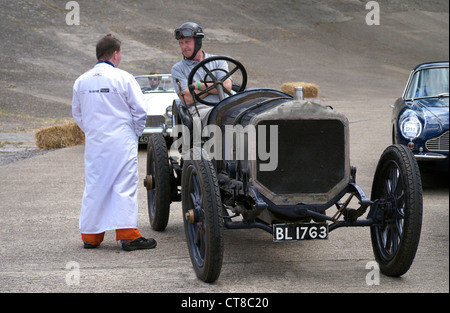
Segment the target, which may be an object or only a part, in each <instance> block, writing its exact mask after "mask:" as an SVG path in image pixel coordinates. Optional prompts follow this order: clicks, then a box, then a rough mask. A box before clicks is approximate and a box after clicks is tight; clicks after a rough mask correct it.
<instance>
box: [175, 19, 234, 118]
mask: <svg viewBox="0 0 450 313" xmlns="http://www.w3.org/2000/svg"><path fill="white" fill-rule="evenodd" d="M204 36H205V35H204V34H203V30H202V28H201V27H200V26H199V25H198V24H196V23H192V22H187V23H184V24H182V25H181V26H180V27H179V28H177V29H175V39H177V40H178V44H179V45H180V49H181V53H182V54H183V60H181V61H180V62H178V63H177V64H175V65H174V66H173V67H172V81H173V85H174V86H175V88H176V90H177V93H178V96H179V97H180V99H181V101H183V103H184V104H185V105H186V106H187V107H188V108H189V111H190V112H191V114H192V115H193V116H194V115H197V111H198V114H199V115H200V118H201V119H202V122H203V125H206V122H207V120H208V115H209V112H210V111H211V109H212V106H208V105H205V104H200V103H195V99H193V98H192V95H191V93H190V92H189V88H188V77H189V74H190V72H191V70H192V69H193V68H194V67H195V66H196V65H197V64H198V63H199V62H201V61H203V60H204V59H206V58H209V57H212V56H213V55H211V54H208V53H206V52H205V51H203V50H202V38H203V37H204ZM206 67H207V68H208V69H210V70H212V69H223V70H225V72H223V71H214V72H213V74H214V75H215V76H216V77H217V78H218V79H220V78H221V75H225V73H226V72H228V64H227V63H226V62H225V61H223V60H216V61H212V62H210V63H208V64H206ZM205 75H206V71H205V70H203V69H202V68H200V69H199V70H198V71H197V72H196V73H195V75H194V78H193V81H192V85H194V86H195V90H194V92H195V93H197V94H198V93H200V92H201V91H202V90H205V88H207V87H208V84H207V83H206V84H205V82H204V80H205ZM222 77H223V76H222ZM206 79H207V80H208V78H207V77H206ZM177 81H179V83H180V85H181V90H180V88H179V86H178V84H177ZM223 86H224V87H225V88H226V89H228V91H231V87H232V82H231V79H229V78H228V79H227V80H225V82H224V83H223ZM180 91H181V92H180ZM201 98H202V99H204V100H205V101H208V102H214V103H218V102H219V101H220V99H219V96H218V95H217V89H212V90H210V91H209V92H207V93H205V94H204V95H202V96H201ZM194 104H195V106H196V108H195V106H194Z"/></svg>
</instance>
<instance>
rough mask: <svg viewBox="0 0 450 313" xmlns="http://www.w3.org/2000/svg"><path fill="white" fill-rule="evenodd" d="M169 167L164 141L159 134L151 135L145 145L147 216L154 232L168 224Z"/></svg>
mask: <svg viewBox="0 0 450 313" xmlns="http://www.w3.org/2000/svg"><path fill="white" fill-rule="evenodd" d="M170 181H171V178H170V167H169V159H168V154H167V146H166V141H165V139H164V137H163V135H161V134H152V135H151V136H150V138H149V140H148V145H147V175H146V177H145V180H144V185H145V186H146V188H147V201H148V215H149V218H150V225H151V226H152V228H153V229H154V230H156V231H163V230H164V229H166V227H167V223H168V222H169V213H170Z"/></svg>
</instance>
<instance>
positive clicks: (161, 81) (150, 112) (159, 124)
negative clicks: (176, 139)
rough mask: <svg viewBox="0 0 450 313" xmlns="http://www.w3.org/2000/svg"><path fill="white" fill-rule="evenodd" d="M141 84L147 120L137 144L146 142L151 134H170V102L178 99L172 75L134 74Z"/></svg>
mask: <svg viewBox="0 0 450 313" xmlns="http://www.w3.org/2000/svg"><path fill="white" fill-rule="evenodd" d="M135 79H136V81H137V82H138V83H139V85H140V86H141V90H142V93H143V97H144V101H145V105H146V107H147V122H146V124H145V129H144V132H143V133H142V136H141V137H140V138H139V144H147V143H148V138H149V136H150V135H151V134H158V133H159V134H163V135H164V136H167V135H170V133H171V131H172V124H173V123H172V104H173V100H174V99H178V96H177V94H176V91H175V88H174V86H173V83H172V75H170V74H157V75H156V74H155V75H140V76H135Z"/></svg>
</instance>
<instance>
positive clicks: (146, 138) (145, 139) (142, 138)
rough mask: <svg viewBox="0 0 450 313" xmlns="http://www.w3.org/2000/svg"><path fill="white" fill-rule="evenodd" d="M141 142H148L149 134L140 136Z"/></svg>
mask: <svg viewBox="0 0 450 313" xmlns="http://www.w3.org/2000/svg"><path fill="white" fill-rule="evenodd" d="M139 143H148V136H141V137H139Z"/></svg>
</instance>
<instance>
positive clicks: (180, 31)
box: [174, 28, 205, 40]
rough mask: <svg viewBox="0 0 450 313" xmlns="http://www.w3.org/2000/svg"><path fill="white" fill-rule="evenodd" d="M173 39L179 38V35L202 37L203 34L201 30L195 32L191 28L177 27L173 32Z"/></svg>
mask: <svg viewBox="0 0 450 313" xmlns="http://www.w3.org/2000/svg"><path fill="white" fill-rule="evenodd" d="M174 35H175V39H176V40H179V39H180V38H181V37H184V38H189V37H200V38H203V37H204V36H205V34H203V33H202V32H197V31H195V30H193V29H192V28H177V29H175V32H174Z"/></svg>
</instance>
